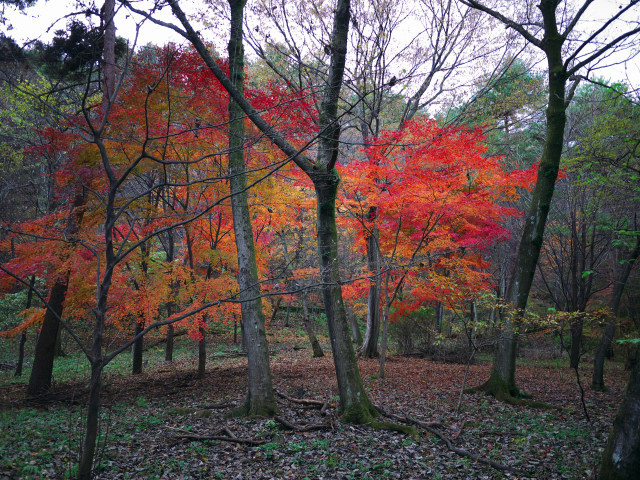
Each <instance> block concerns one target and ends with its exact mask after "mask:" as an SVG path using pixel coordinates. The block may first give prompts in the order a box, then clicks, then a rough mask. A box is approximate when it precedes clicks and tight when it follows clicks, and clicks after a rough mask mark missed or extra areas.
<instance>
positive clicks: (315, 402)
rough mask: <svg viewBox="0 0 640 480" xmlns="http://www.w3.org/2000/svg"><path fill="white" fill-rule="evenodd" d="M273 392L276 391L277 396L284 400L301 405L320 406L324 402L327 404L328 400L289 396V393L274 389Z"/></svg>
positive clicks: (323, 404) (322, 405)
mask: <svg viewBox="0 0 640 480" xmlns="http://www.w3.org/2000/svg"><path fill="white" fill-rule="evenodd" d="M274 392H276V395H278V396H279V397H282V398H284V399H286V400H289V401H290V402H292V403H299V404H302V405H314V406H316V407H318V408H322V407H324V406H325V404H327V403H328V402H323V401H322V400H310V399H307V398H294V397H290V396H289V395H285V394H284V393H281V392H279V391H277V390H274Z"/></svg>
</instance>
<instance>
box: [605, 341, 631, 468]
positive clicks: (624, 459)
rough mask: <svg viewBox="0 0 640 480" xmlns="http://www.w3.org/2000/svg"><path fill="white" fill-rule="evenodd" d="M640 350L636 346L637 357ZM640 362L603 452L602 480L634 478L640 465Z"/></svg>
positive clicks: (628, 386)
mask: <svg viewBox="0 0 640 480" xmlns="http://www.w3.org/2000/svg"><path fill="white" fill-rule="evenodd" d="M638 354H640V349H638V348H636V356H637V355H638ZM638 424H640V361H636V364H635V366H634V367H633V370H632V372H631V378H630V379H629V384H628V385H627V389H626V391H625V394H624V398H623V400H622V405H620V408H619V409H618V413H617V414H616V418H615V419H614V421H613V429H612V431H611V433H610V434H609V440H608V441H607V447H606V448H605V450H604V453H603V454H602V463H601V464H600V474H599V476H598V478H600V479H602V480H631V479H634V478H637V477H638V469H639V468H640V431H639V430H638Z"/></svg>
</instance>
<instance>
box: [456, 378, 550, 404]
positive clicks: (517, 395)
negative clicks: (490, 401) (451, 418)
mask: <svg viewBox="0 0 640 480" xmlns="http://www.w3.org/2000/svg"><path fill="white" fill-rule="evenodd" d="M477 392H484V393H485V394H487V395H491V396H493V397H494V398H495V399H496V400H499V401H501V402H504V403H508V404H509V405H516V406H519V407H531V408H539V409H543V410H544V409H554V408H556V409H559V410H562V408H561V407H557V406H555V405H551V404H549V403H546V402H541V401H539V400H531V398H532V396H531V395H529V394H528V393H525V392H521V391H520V390H518V389H517V388H516V387H515V386H514V385H508V384H507V383H506V382H502V381H500V380H499V379H497V378H495V377H494V376H493V375H492V376H491V378H489V380H487V381H486V382H485V383H483V384H481V385H477V386H475V387H471V388H467V389H465V390H464V393H477Z"/></svg>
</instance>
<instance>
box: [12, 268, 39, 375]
mask: <svg viewBox="0 0 640 480" xmlns="http://www.w3.org/2000/svg"><path fill="white" fill-rule="evenodd" d="M35 283H36V277H35V276H32V277H31V280H29V292H28V293H27V303H26V305H25V308H31V302H32V300H33V287H34V285H35ZM25 343H27V330H26V329H25V330H23V331H22V335H20V346H19V347H18V362H17V364H16V372H15V373H14V376H15V377H21V376H22V367H23V365H24V344H25Z"/></svg>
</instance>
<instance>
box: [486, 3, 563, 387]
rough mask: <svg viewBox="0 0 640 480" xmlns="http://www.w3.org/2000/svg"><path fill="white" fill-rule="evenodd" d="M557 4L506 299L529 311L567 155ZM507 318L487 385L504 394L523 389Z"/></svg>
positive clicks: (549, 17)
mask: <svg viewBox="0 0 640 480" xmlns="http://www.w3.org/2000/svg"><path fill="white" fill-rule="evenodd" d="M556 6H557V2H556V3H554V2H551V1H543V2H541V3H540V5H539V8H540V10H541V12H542V16H543V20H544V29H545V41H544V44H543V51H544V53H545V54H546V57H547V65H548V71H549V97H548V98H549V104H548V107H547V112H546V115H547V126H546V135H545V142H544V150H543V153H542V158H541V159H540V167H539V169H538V176H537V179H536V185H535V187H534V190H533V194H532V198H531V204H530V205H529V209H528V211H527V215H526V217H525V218H526V223H525V227H524V231H523V233H522V237H521V238H520V243H519V245H518V252H517V254H516V259H515V267H514V271H513V273H512V276H511V281H510V283H509V287H508V289H507V295H506V300H507V301H508V302H510V303H511V304H512V305H513V306H514V307H515V308H516V309H517V310H519V311H524V309H525V308H526V306H527V300H528V297H529V291H530V290H531V284H532V282H533V277H534V275H535V270H536V265H537V263H538V257H539V256H540V249H541V247H542V240H543V236H544V228H545V224H546V221H547V215H548V213H549V208H550V206H551V199H552V198H553V191H554V188H555V182H556V179H557V178H558V169H559V166H560V158H561V156H562V145H563V136H564V128H565V123H566V105H565V83H566V79H567V77H566V73H565V70H564V67H563V61H562V45H563V41H564V39H562V38H561V37H560V35H559V34H558V29H557V24H556V14H555V9H556ZM502 318H503V321H504V333H503V336H502V338H501V340H500V341H499V343H498V345H497V348H496V352H495V356H494V359H493V367H492V370H491V376H490V378H489V380H488V381H487V383H485V384H484V385H483V386H482V388H483V389H485V390H486V391H488V392H490V393H492V394H493V395H495V396H496V397H497V398H503V399H504V398H510V397H513V396H514V395H517V394H518V388H517V386H516V381H515V370H516V350H517V346H518V333H517V329H516V326H515V324H514V323H513V318H512V315H509V314H507V315H502Z"/></svg>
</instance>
